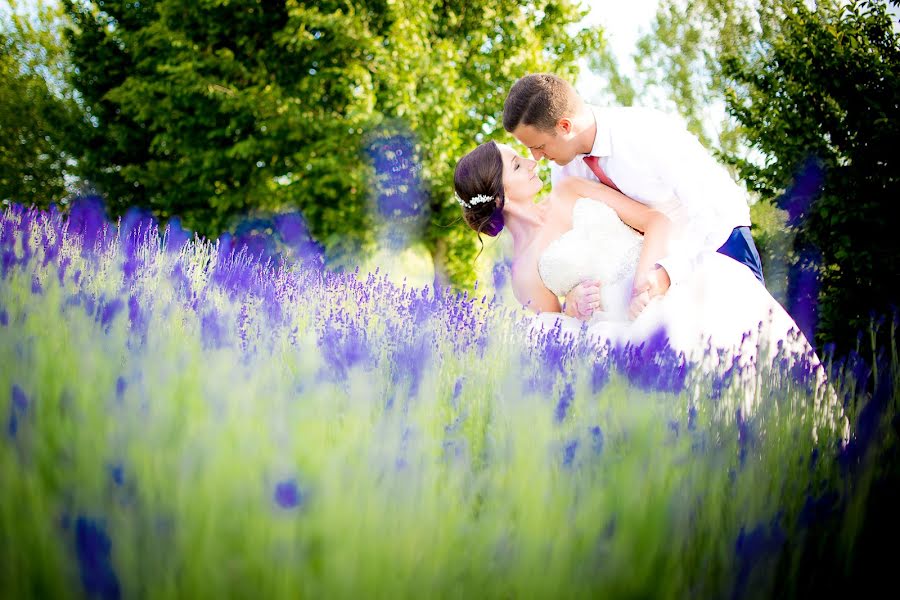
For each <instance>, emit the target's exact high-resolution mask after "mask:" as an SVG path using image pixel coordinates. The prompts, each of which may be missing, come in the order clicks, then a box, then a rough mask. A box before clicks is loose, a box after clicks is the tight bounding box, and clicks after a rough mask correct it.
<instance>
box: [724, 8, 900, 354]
mask: <svg viewBox="0 0 900 600" xmlns="http://www.w3.org/2000/svg"><path fill="white" fill-rule="evenodd" d="M765 16H767V17H768V18H769V20H768V22H769V23H772V24H777V27H774V28H770V27H766V28H764V29H763V35H762V37H761V40H760V43H758V44H757V45H755V46H754V49H753V52H752V53H750V54H749V55H748V54H741V53H736V54H732V55H729V56H728V57H727V59H726V60H724V61H723V63H722V67H723V73H724V75H725V76H726V77H727V78H728V79H729V81H730V82H731V83H732V85H733V88H731V89H730V90H729V92H728V95H727V101H728V108H729V112H730V113H731V114H732V115H733V116H734V117H735V118H736V119H737V121H738V122H739V123H740V125H741V127H742V134H743V135H744V136H745V138H746V139H747V140H748V142H749V143H750V144H752V146H753V148H754V149H755V150H758V151H759V152H760V153H762V154H763V155H764V156H765V157H766V160H765V162H764V163H763V164H762V165H759V164H754V163H752V162H750V161H749V160H745V159H735V161H734V163H735V165H736V166H737V167H738V168H739V170H740V172H741V174H742V176H743V177H744V179H745V180H746V181H747V182H748V184H749V185H750V186H751V187H752V188H753V189H754V190H755V191H757V192H759V193H760V194H761V195H763V196H764V197H769V198H774V197H777V196H780V195H781V194H782V193H783V192H785V190H787V193H786V194H785V195H784V201H785V202H787V201H789V205H786V206H785V208H786V209H788V210H789V211H790V212H791V219H792V223H794V224H797V225H798V226H799V227H798V231H797V238H796V242H795V249H796V251H797V253H798V254H805V255H808V256H814V255H816V254H819V255H820V256H821V262H819V263H817V264H815V265H814V266H815V267H816V272H815V275H816V277H817V279H818V283H819V286H820V289H819V292H818V297H817V300H818V315H819V319H820V320H819V324H818V331H817V335H816V339H817V341H818V342H819V343H822V342H828V341H833V342H835V343H836V344H837V345H838V347H839V348H842V349H843V350H848V349H851V348H853V346H854V344H855V339H856V332H857V331H861V330H864V329H865V328H866V326H867V325H868V323H869V319H870V312H874V313H875V314H885V313H887V312H889V311H890V310H891V309H892V308H895V307H896V299H897V295H896V293H895V292H894V291H893V289H894V288H895V282H896V279H897V278H898V276H900V236H898V235H897V232H896V227H897V222H898V219H897V217H898V210H897V206H896V201H897V198H898V197H900V175H898V165H897V159H896V157H897V151H896V149H897V147H898V145H900V123H898V121H897V118H896V117H897V115H898V109H900V36H898V34H897V33H896V32H895V31H894V29H893V25H892V23H891V20H890V18H889V16H888V15H887V13H886V11H885V6H884V4H881V3H875V2H867V1H856V2H851V3H849V4H844V3H837V2H819V3H818V4H817V7H816V9H814V10H811V9H808V8H806V7H805V6H804V5H803V4H799V3H793V2H780V3H778V4H777V5H776V6H775V7H773V8H772V9H770V10H769V12H768V13H767V15H765ZM763 22H764V23H765V22H767V21H766V19H764V20H763ZM820 169H821V172H822V175H821V179H817V173H818V172H819V170H820Z"/></svg>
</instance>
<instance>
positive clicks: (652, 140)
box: [616, 110, 750, 283]
mask: <svg viewBox="0 0 900 600" xmlns="http://www.w3.org/2000/svg"><path fill="white" fill-rule="evenodd" d="M634 116H635V118H634V119H633V120H631V121H629V122H628V123H627V124H626V123H623V127H622V129H621V130H620V131H619V133H618V134H617V136H616V144H617V153H619V154H620V156H624V157H625V158H626V160H628V161H638V163H639V164H641V166H642V169H643V171H645V172H647V173H652V174H653V175H654V176H655V177H657V178H658V180H659V182H661V183H662V184H663V185H664V187H665V188H667V189H670V190H672V193H674V195H675V197H676V198H677V199H678V202H679V204H680V205H681V207H682V209H683V214H684V217H683V219H679V220H680V221H683V222H684V224H685V230H684V232H682V235H680V236H679V244H678V245H677V246H673V247H672V248H671V251H670V253H669V254H668V255H667V256H665V257H663V258H662V259H661V260H659V261H658V262H657V264H659V265H660V266H662V267H664V268H665V269H666V271H667V272H668V274H669V276H670V277H671V280H672V282H673V283H677V282H678V281H681V280H682V279H683V278H685V277H686V276H687V275H688V274H689V273H690V272H691V271H692V270H693V269H694V267H695V265H696V262H697V260H698V258H699V256H700V254H702V253H704V252H706V251H712V252H715V251H716V250H718V248H719V247H720V246H721V245H722V244H723V243H725V241H726V240H727V239H728V237H729V236H730V235H731V232H732V230H733V229H734V228H735V227H737V226H741V225H750V209H749V207H748V204H747V198H746V193H745V192H744V190H743V189H742V188H741V186H740V185H738V184H737V183H736V182H735V181H734V180H733V179H732V178H731V175H729V173H728V171H727V170H726V169H725V167H724V166H722V165H721V164H719V163H718V162H717V161H716V160H715V158H714V157H713V156H712V154H711V153H710V152H709V151H708V150H707V149H706V148H705V147H704V146H703V145H702V144H701V143H700V141H699V140H698V139H697V137H696V136H695V135H693V134H692V133H690V132H689V131H688V130H687V129H686V128H685V127H684V126H683V125H681V124H680V123H679V122H677V121H676V120H675V119H673V118H672V117H670V116H669V115H666V114H665V113H662V112H660V111H650V110H642V111H640V112H639V113H635V114H634ZM637 117H639V118H637Z"/></svg>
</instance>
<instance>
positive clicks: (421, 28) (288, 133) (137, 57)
mask: <svg viewBox="0 0 900 600" xmlns="http://www.w3.org/2000/svg"><path fill="white" fill-rule="evenodd" d="M66 8H67V12H68V14H69V15H70V17H71V19H72V22H73V27H72V29H71V30H70V33H69V36H68V39H69V44H70V48H71V52H72V57H73V62H74V65H75V67H76V69H75V75H74V78H73V82H74V85H75V87H76V88H77V89H78V90H79V91H80V93H81V94H82V96H83V98H84V105H85V109H86V110H87V111H88V112H89V114H90V115H91V118H92V120H93V122H94V123H95V127H94V128H93V129H92V131H91V132H90V135H89V137H88V139H87V140H85V141H84V142H82V143H80V146H81V148H82V149H83V152H82V154H81V156H80V157H79V166H80V169H81V173H82V174H83V176H84V177H86V178H87V179H89V180H90V181H91V182H93V184H94V185H95V186H96V187H97V188H98V190H100V191H102V192H103V193H104V195H105V196H106V197H107V198H108V200H109V202H110V203H112V205H113V206H114V207H117V208H118V209H119V210H124V208H126V207H129V206H133V205H139V206H146V207H150V208H152V210H153V211H154V212H155V214H157V216H159V217H161V218H163V219H165V218H168V217H170V216H173V215H179V216H180V217H181V218H182V219H183V221H184V223H185V225H187V226H188V227H189V228H191V229H194V230H198V231H200V232H201V233H204V234H206V235H217V234H218V233H219V232H220V231H222V230H224V229H228V228H233V226H234V222H235V220H236V219H238V218H240V217H242V216H244V215H246V214H247V213H260V212H279V211H284V210H297V209H299V210H300V211H301V212H302V213H303V215H304V217H305V218H306V220H307V221H308V223H309V226H310V229H311V231H312V233H313V235H314V236H315V237H316V238H317V239H318V240H320V241H321V242H323V243H324V244H325V246H326V247H327V249H328V251H329V254H330V255H331V257H332V258H335V259H338V260H339V259H340V257H341V256H355V255H357V254H358V253H359V252H360V251H363V250H365V249H366V248H367V247H370V246H371V244H372V242H373V241H374V238H375V236H376V235H377V232H378V230H379V228H380V227H381V228H384V227H390V223H387V224H380V223H379V217H383V216H384V215H383V214H379V212H378V211H377V210H373V205H378V206H381V205H383V204H384V198H385V197H386V196H387V195H391V196H392V197H393V203H394V204H398V203H400V204H402V203H406V206H407V207H416V210H419V211H420V212H421V215H422V218H421V219H420V220H419V229H418V231H419V232H420V233H421V234H423V235H424V240H425V243H426V245H427V247H428V248H429V249H430V250H431V252H432V254H433V256H434V257H435V262H436V271H437V272H438V273H439V274H440V279H441V281H442V282H444V283H449V282H452V283H454V284H457V285H466V284H471V283H472V281H473V277H474V270H473V268H472V264H471V263H472V258H473V256H474V254H475V242H474V236H473V235H471V234H470V233H469V232H467V231H465V230H464V227H463V225H462V224H461V223H458V222H457V223H456V224H454V225H453V226H449V225H451V224H453V223H454V221H458V208H457V207H456V205H455V203H454V202H453V200H452V197H453V196H452V191H451V179H452V169H453V165H454V164H455V160H456V159H457V158H458V157H459V156H460V154H462V153H463V152H465V151H467V150H468V149H470V148H471V147H473V146H474V145H475V143H476V142H477V141H480V140H482V139H483V138H484V137H485V136H490V135H493V134H494V133H495V132H498V131H502V128H501V127H500V126H499V120H498V117H499V114H500V112H501V110H502V103H503V99H504V98H505V92H506V90H507V89H508V87H509V86H510V85H511V84H512V82H513V81H514V80H515V79H516V78H517V77H519V76H521V75H522V74H524V73H526V72H528V71H535V70H553V71H557V72H561V73H563V74H565V75H573V74H574V72H575V71H574V69H575V67H574V65H575V62H576V59H577V58H578V57H579V56H581V55H583V54H585V53H587V52H589V51H590V50H591V48H593V47H595V46H596V45H597V43H598V40H599V35H598V34H597V32H592V31H583V32H578V33H576V34H574V35H573V34H572V33H570V32H569V31H568V29H569V28H570V25H571V24H572V23H573V22H576V21H577V20H579V19H580V17H581V16H582V14H581V12H580V10H579V9H578V8H577V6H576V4H575V3H574V2H571V1H569V0H539V1H531V2H524V3H522V2H512V1H504V2H469V1H452V0H444V1H436V0H432V1H429V2H419V1H412V0H378V1H371V2H345V1H329V2H314V3H313V2H298V1H294V0H288V1H284V0H281V1H278V0H231V1H229V2H222V1H219V0H200V1H198V2H192V3H184V2H178V1H175V0H155V1H148V2H141V3H135V2H130V1H125V0H105V1H103V2H76V1H73V0H67V1H66ZM404 148H406V151H407V153H411V156H408V157H407V159H406V160H405V161H400V162H392V161H391V160H388V161H387V162H386V161H385V160H384V158H385V156H387V155H386V154H384V153H388V154H390V155H391V156H395V155H396V152H397V150H398V149H399V150H400V151H401V153H402V151H403V149H404ZM378 153H382V154H378ZM388 164H389V165H390V166H389V169H393V170H394V171H392V172H397V171H398V170H399V169H400V168H401V167H403V166H404V165H405V167H403V168H406V169H407V171H409V169H412V171H409V172H407V173H406V174H405V176H404V179H403V180H402V181H400V180H398V179H397V178H396V177H387V176H386V173H384V172H382V173H379V172H377V169H378V168H379V167H384V166H385V165H388ZM385 186H387V187H385ZM378 198H381V200H378Z"/></svg>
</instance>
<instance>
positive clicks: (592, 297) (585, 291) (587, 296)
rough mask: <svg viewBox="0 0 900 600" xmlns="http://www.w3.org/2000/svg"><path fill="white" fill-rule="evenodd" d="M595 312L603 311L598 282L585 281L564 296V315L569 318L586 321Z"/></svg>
mask: <svg viewBox="0 0 900 600" xmlns="http://www.w3.org/2000/svg"><path fill="white" fill-rule="evenodd" d="M596 310H603V305H602V303H601V300H600V282H599V281H597V280H592V279H586V280H584V281H582V282H581V283H579V284H578V285H576V286H575V287H573V288H572V289H571V290H570V291H569V293H568V294H566V314H568V315H569V316H572V317H576V318H578V319H588V318H590V316H591V315H592V314H594V311H596Z"/></svg>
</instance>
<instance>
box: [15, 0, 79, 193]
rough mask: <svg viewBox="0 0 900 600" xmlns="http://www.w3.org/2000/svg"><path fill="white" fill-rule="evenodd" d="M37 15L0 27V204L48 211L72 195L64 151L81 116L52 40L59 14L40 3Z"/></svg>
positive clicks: (58, 48)
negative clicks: (53, 204) (32, 206)
mask: <svg viewBox="0 0 900 600" xmlns="http://www.w3.org/2000/svg"><path fill="white" fill-rule="evenodd" d="M34 13H35V16H36V17H37V18H36V19H34V20H32V19H29V18H28V17H27V16H24V15H22V14H18V13H15V12H12V13H9V14H7V15H6V16H5V18H3V20H2V22H0V200H2V201H4V202H16V203H20V204H25V205H31V204H36V205H38V206H48V205H49V204H51V203H53V202H60V201H62V200H63V199H64V198H65V197H66V195H67V194H68V192H69V190H68V184H67V181H66V176H67V174H68V173H69V171H70V170H71V169H70V167H69V165H68V162H69V160H70V159H71V156H70V155H69V154H68V153H67V152H66V151H65V150H64V148H63V146H64V143H65V141H66V140H67V139H68V137H69V136H71V135H73V134H74V133H75V131H76V130H77V128H78V126H79V124H80V121H81V116H80V110H79V108H78V106H77V104H76V103H75V100H74V97H73V95H72V91H71V90H70V89H68V88H67V86H66V85H65V79H64V75H63V73H64V68H65V58H66V57H65V49H64V47H63V45H62V43H61V42H60V40H59V39H58V38H57V37H56V36H55V35H54V33H55V31H56V29H57V28H58V26H59V25H58V22H59V19H60V16H61V15H60V11H59V10H58V8H53V7H49V6H47V5H44V4H43V3H38V5H37V6H36V7H35V9H34Z"/></svg>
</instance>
